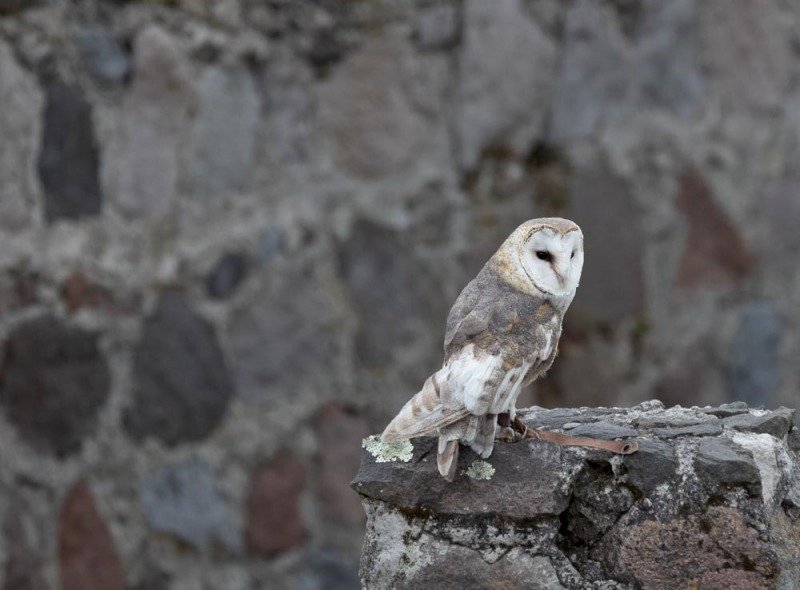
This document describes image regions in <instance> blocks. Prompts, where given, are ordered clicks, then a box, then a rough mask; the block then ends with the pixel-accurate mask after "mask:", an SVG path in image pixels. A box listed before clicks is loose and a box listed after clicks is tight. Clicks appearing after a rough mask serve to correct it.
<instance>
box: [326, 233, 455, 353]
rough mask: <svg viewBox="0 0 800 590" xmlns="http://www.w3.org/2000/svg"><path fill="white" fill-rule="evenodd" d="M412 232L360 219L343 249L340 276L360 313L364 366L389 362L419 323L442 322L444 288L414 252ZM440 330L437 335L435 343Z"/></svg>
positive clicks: (358, 344)
mask: <svg viewBox="0 0 800 590" xmlns="http://www.w3.org/2000/svg"><path fill="white" fill-rule="evenodd" d="M409 238H410V236H404V235H403V234H401V233H400V232H397V231H394V230H392V229H390V228H387V227H385V226H381V225H379V224H376V223H373V222H370V221H359V222H358V223H357V224H356V225H355V227H354V228H353V230H352V232H351V235H350V239H349V240H348V241H347V242H346V243H345V244H344V246H343V248H342V252H341V256H340V258H341V265H342V270H343V274H344V279H345V281H346V283H347V286H348V288H349V289H350V293H351V295H352V297H353V302H354V304H355V308H356V311H357V313H358V315H359V317H360V319H361V322H360V324H359V328H358V331H357V333H356V354H357V355H358V358H359V359H360V360H361V361H362V362H363V363H364V364H366V365H368V366H380V365H385V364H387V363H389V362H390V361H391V360H392V358H393V355H394V353H395V351H396V350H398V349H399V348H400V347H402V346H403V344H404V343H408V342H412V341H414V340H415V339H416V338H415V336H416V334H417V332H418V330H419V328H420V326H421V325H430V324H431V323H434V322H436V323H438V324H440V325H441V324H443V321H444V319H445V317H446V313H447V312H446V310H445V305H446V304H445V302H444V299H443V294H442V293H441V291H440V290H439V289H437V287H436V285H437V282H436V280H434V278H433V277H432V276H429V272H428V271H427V269H426V268H425V267H424V266H423V265H422V264H421V263H420V262H419V261H418V260H417V259H416V258H415V257H414V254H413V252H412V251H411V250H412V249H411V243H410V239H409ZM440 337H441V336H438V337H437V348H438V346H439V344H438V343H439V342H441V340H439V338H440Z"/></svg>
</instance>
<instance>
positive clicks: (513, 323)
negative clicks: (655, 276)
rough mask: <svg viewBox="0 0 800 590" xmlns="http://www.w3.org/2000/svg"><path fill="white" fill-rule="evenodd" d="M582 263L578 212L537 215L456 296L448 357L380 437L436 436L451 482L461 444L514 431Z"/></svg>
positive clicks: (549, 358)
mask: <svg viewBox="0 0 800 590" xmlns="http://www.w3.org/2000/svg"><path fill="white" fill-rule="evenodd" d="M582 268H583V234H582V233H581V229H580V228H579V227H578V226H577V225H576V224H575V223H573V222H572V221H569V220H567V219H561V218H558V217H547V218H541V219H531V220H530V221H526V222H525V223H523V224H522V225H521V226H519V227H518V228H517V229H516V230H514V232H513V233H512V234H511V235H510V236H509V237H508V239H506V241H505V242H504V243H503V244H502V245H501V246H500V248H499V249H498V250H497V252H495V254H494V255H493V256H492V257H491V258H490V259H489V261H488V262H487V263H486V264H485V265H484V267H483V269H482V270H481V271H480V272H479V273H478V276H476V277H475V278H474V279H473V280H472V281H471V282H470V283H469V284H468V285H467V286H466V287H465V288H464V290H463V291H462V292H461V294H460V295H459V296H458V299H456V302H455V304H453V308H452V309H451V310H450V314H449V315H448V317H447V328H446V333H445V338H444V353H445V358H444V365H443V366H442V368H441V369H439V370H438V371H437V372H436V373H434V374H433V375H431V376H430V377H429V378H428V379H427V381H425V383H424V385H423V386H422V389H421V390H420V391H419V393H417V394H416V395H415V396H414V397H412V398H411V399H410V400H409V401H408V402H407V403H406V404H405V405H404V406H403V408H402V409H401V410H400V412H399V413H398V414H397V416H396V417H395V418H394V419H393V420H392V421H391V422H390V423H389V425H388V426H387V427H386V430H384V432H383V435H382V440H384V441H396V440H402V439H407V438H413V437H417V436H423V435H427V434H436V435H438V436H439V448H438V454H437V464H438V467H439V473H441V474H442V475H443V476H444V477H445V478H446V479H448V480H449V481H452V480H453V478H454V477H455V473H456V466H457V464H458V449H459V443H463V444H465V445H469V446H470V447H471V448H472V449H473V450H474V451H475V452H476V453H478V454H479V455H480V456H481V457H483V458H487V457H489V456H490V455H491V454H492V450H493V449H494V441H495V437H496V436H497V437H498V438H500V439H501V440H513V439H514V430H513V428H512V427H511V425H512V424H515V420H514V419H515V414H516V407H515V404H516V401H517V396H519V393H520V391H521V390H522V388H523V387H524V386H526V385H528V384H529V383H531V382H532V381H533V380H535V379H536V378H537V377H539V376H540V375H542V374H544V373H545V372H546V371H547V370H548V369H549V368H550V365H552V364H553V359H555V357H556V352H557V349H558V339H559V336H560V335H561V320H562V318H563V317H564V313H565V312H566V311H567V307H569V304H570V303H571V302H572V298H573V297H574V296H575V290H576V289H577V287H578V282H579V280H580V278H581V269H582ZM498 424H499V427H500V428H499V430H498Z"/></svg>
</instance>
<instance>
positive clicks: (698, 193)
mask: <svg viewBox="0 0 800 590" xmlns="http://www.w3.org/2000/svg"><path fill="white" fill-rule="evenodd" d="M677 204H678V208H679V209H680V210H681V212H682V213H683V214H684V215H685V216H686V218H687V219H688V221H689V236H688V237H687V239H686V247H685V248H684V252H683V258H682V260H681V266H680V270H679V272H678V283H679V284H680V286H681V287H682V288H685V289H694V288H697V287H703V286H715V285H730V284H734V283H736V282H738V281H740V280H741V279H743V278H744V277H745V276H747V274H748V273H749V272H750V270H751V268H752V265H753V263H752V258H751V256H750V253H749V252H748V250H747V246H746V245H745V243H744V241H743V240H742V237H741V236H740V235H739V233H738V232H737V230H736V227H735V226H734V225H733V222H732V221H731V219H730V218H729V217H728V216H727V214H726V213H725V212H724V211H723V210H722V209H720V207H719V205H717V204H716V203H715V202H714V197H713V195H712V193H711V188H710V187H709V186H708V183H707V182H706V181H705V179H704V178H703V176H702V175H701V174H700V172H699V171H698V170H697V169H695V168H690V169H688V170H687V171H686V172H685V173H684V175H683V178H682V179H681V186H680V190H679V191H678V196H677Z"/></svg>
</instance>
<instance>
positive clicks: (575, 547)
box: [353, 401, 800, 590]
mask: <svg viewBox="0 0 800 590" xmlns="http://www.w3.org/2000/svg"><path fill="white" fill-rule="evenodd" d="M732 410H733V408H729V407H720V408H698V407H694V408H682V407H680V406H676V407H673V408H669V409H666V408H665V407H664V406H663V404H661V402H658V401H651V402H644V403H642V404H640V405H638V406H633V407H631V408H580V409H575V410H562V409H556V410H544V409H538V408H531V409H529V410H523V411H522V412H521V415H522V418H523V420H524V421H525V422H526V423H527V424H529V425H530V426H536V427H540V426H542V425H550V426H549V428H550V429H553V430H560V431H563V432H567V433H573V432H575V431H576V430H578V429H579V428H581V429H582V430H581V434H586V435H592V434H594V435H595V436H598V437H601V438H605V436H603V435H604V434H605V435H609V436H610V435H612V434H614V431H613V430H612V429H611V428H610V427H611V426H612V425H613V426H614V427H616V428H617V429H618V430H617V431H616V434H619V435H623V436H635V437H636V439H637V440H638V442H639V445H640V448H639V451H638V452H637V453H634V454H632V455H625V456H619V455H612V454H611V453H609V452H606V451H600V450H596V449H587V448H582V447H561V446H558V445H555V444H553V443H549V442H544V441H540V440H535V439H529V440H525V441H523V442H519V443H515V444H499V445H498V446H496V447H495V451H494V453H493V454H492V456H491V457H490V458H489V459H488V460H487V463H488V464H490V465H491V467H492V468H493V469H494V472H493V473H492V471H491V469H489V470H488V471H486V470H485V469H484V471H482V472H476V470H474V469H472V468H470V466H471V465H474V464H475V463H476V461H477V457H476V456H475V455H474V453H472V451H470V450H468V449H462V452H461V456H460V458H459V473H458V475H457V476H456V479H455V481H454V482H453V483H448V482H447V481H445V480H444V479H443V478H442V477H441V476H440V475H439V474H438V471H437V469H436V461H435V456H436V455H435V453H436V450H435V447H436V443H435V440H434V439H432V438H424V439H415V440H414V441H412V443H411V444H412V446H413V453H410V454H409V455H405V456H403V455H399V454H398V455H392V453H391V452H390V450H383V449H380V448H379V447H376V446H375V444H373V443H370V444H367V445H366V448H367V450H365V451H364V453H363V458H362V465H361V470H360V471H359V473H358V475H357V476H356V478H355V480H354V481H353V488H354V489H355V490H356V491H357V492H358V493H359V494H361V496H362V498H363V502H364V508H365V510H366V513H367V536H366V541H365V543H364V549H363V553H362V558H361V580H362V584H363V585H364V587H365V588H366V589H367V590H377V589H383V588H420V587H422V588H434V587H435V588H438V589H447V588H453V589H456V588H458V589H460V590H464V589H470V588H475V589H477V588H501V587H508V586H510V585H513V584H514V583H517V584H519V583H521V582H524V583H523V585H524V587H531V588H568V589H576V590H578V589H592V588H596V589H600V588H603V589H609V590H610V589H619V590H621V589H633V588H657V589H665V590H666V589H669V588H690V587H697V588H720V589H721V588H726V589H730V588H736V589H738V588H741V589H745V588H793V587H796V586H797V584H798V583H800V567H799V566H798V565H797V562H796V559H795V558H794V557H792V556H793V555H796V554H797V551H798V550H800V521H798V512H797V504H796V502H797V499H798V498H800V460H798V457H797V456H796V454H795V453H794V452H793V451H792V450H791V449H790V448H789V446H788V445H787V439H788V438H789V433H790V430H791V429H792V428H793V423H794V411H793V410H788V409H786V408H781V409H780V410H777V411H775V412H771V411H767V410H759V409H748V408H746V407H741V405H737V407H736V408H735V410H736V411H737V412H739V413H737V414H736V415H734V416H730V417H727V418H724V419H720V418H719V417H718V416H715V415H714V414H715V413H721V414H723V415H724V414H726V413H729V412H731V411H732ZM578 424H580V426H577V425H578ZM764 424H774V425H775V426H774V427H771V428H770V429H769V430H768V431H765V428H764ZM573 425H575V426H576V427H575V428H569V427H570V426H573ZM709 425H711V426H712V427H711V428H708V426H709ZM591 426H596V427H597V431H596V432H593V431H592V430H591V429H590V427H591ZM404 459H406V460H404ZM476 473H482V474H488V475H486V476H485V477H484V476H482V477H476ZM664 564H670V567H668V568H665V567H664Z"/></svg>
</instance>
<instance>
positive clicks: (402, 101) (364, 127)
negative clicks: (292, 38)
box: [320, 28, 443, 178]
mask: <svg viewBox="0 0 800 590" xmlns="http://www.w3.org/2000/svg"><path fill="white" fill-rule="evenodd" d="M418 59H419V58H418V57H417V56H416V55H415V53H414V47H413V45H412V44H411V41H410V39H409V35H408V34H407V32H406V31H404V30H401V29H395V28H387V29H386V30H384V32H383V33H382V34H380V35H377V36H375V37H372V38H370V39H368V40H367V41H366V42H365V43H364V45H363V46H362V47H361V48H360V49H359V51H357V52H354V53H352V54H350V55H349V56H348V57H347V58H346V59H345V60H344V61H343V62H342V63H341V64H340V65H339V66H338V67H337V68H336V69H335V70H334V72H333V73H332V74H331V76H330V78H329V80H328V81H327V83H326V84H325V85H324V86H323V88H322V91H321V96H320V122H321V125H322V131H323V133H324V134H325V136H326V137H327V138H328V139H329V141H330V146H331V147H332V148H333V157H334V158H335V159H336V161H337V162H339V163H340V164H341V165H343V166H344V167H345V168H346V169H348V170H350V171H351V172H353V173H354V174H356V175H358V176H362V177H366V178H376V177H380V176H383V175H387V174H391V173H394V172H398V171H399V170H402V169H404V168H405V167H406V166H408V165H409V164H410V163H411V161H412V160H414V159H415V158H417V157H419V155H420V153H422V152H423V149H424V147H425V145H426V144H427V143H429V141H430V140H431V139H432V138H431V135H430V133H431V128H432V125H433V120H432V115H433V114H434V113H435V112H436V109H438V105H437V103H438V101H439V100H440V98H439V96H438V93H437V91H438V87H439V85H440V84H441V83H442V82H443V80H437V77H434V75H433V72H431V71H430V69H429V68H427V67H426V65H425V64H423V63H421V62H419V61H418ZM426 74H427V75H428V76H431V78H430V80H426Z"/></svg>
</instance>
